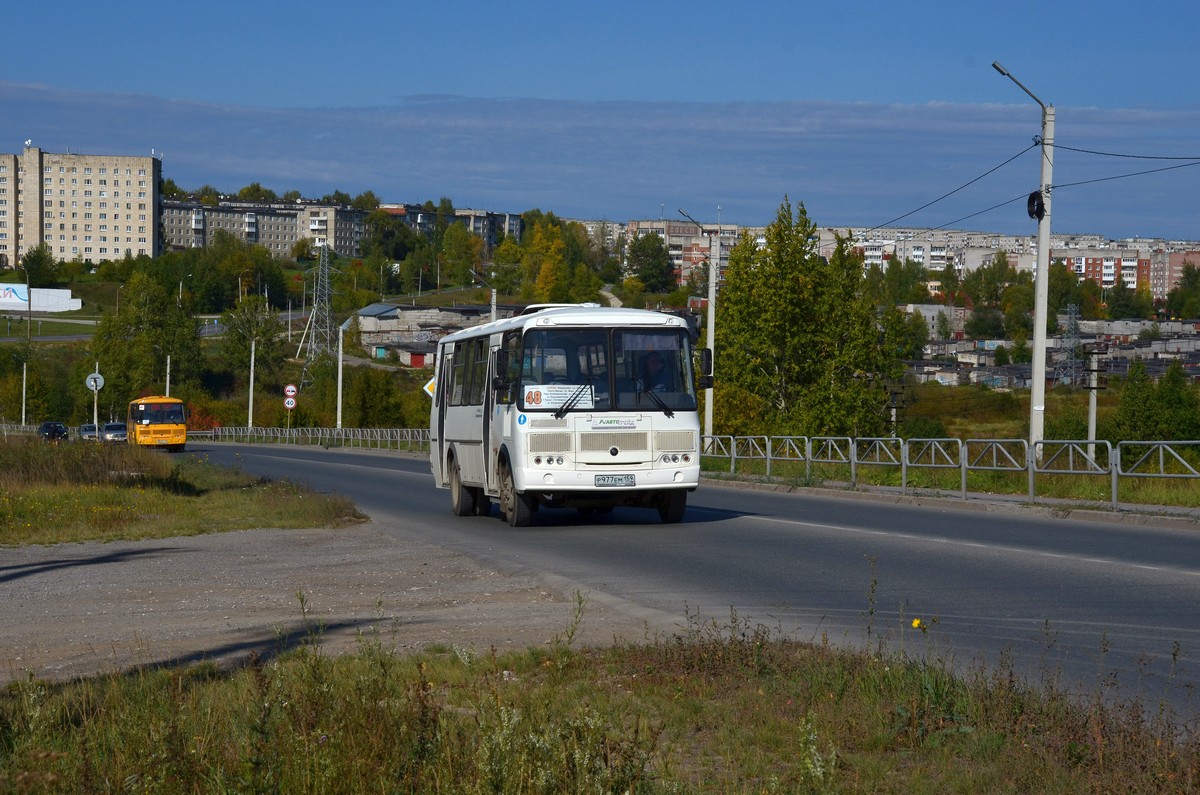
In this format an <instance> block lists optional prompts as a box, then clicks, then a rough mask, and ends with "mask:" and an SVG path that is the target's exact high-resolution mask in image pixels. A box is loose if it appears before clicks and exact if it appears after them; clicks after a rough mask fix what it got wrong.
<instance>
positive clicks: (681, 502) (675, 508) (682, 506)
mask: <svg viewBox="0 0 1200 795" xmlns="http://www.w3.org/2000/svg"><path fill="white" fill-rule="evenodd" d="M686 510H687V492H686V491H684V490H683V489H672V490H671V491H664V492H663V493H662V496H660V497H659V499H658V518H660V519H662V520H663V524H676V523H678V522H679V521H680V520H682V519H683V514H684V511H686Z"/></svg>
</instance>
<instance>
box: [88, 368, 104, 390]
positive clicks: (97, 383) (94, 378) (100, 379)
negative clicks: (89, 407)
mask: <svg viewBox="0 0 1200 795" xmlns="http://www.w3.org/2000/svg"><path fill="white" fill-rule="evenodd" d="M84 383H86V384H87V388H88V389H90V390H92V391H93V392H99V391H100V390H101V389H104V376H102V375H100V373H91V374H89V375H88V377H87V379H86V380H85V381H84Z"/></svg>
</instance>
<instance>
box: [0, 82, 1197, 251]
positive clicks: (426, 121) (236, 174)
mask: <svg viewBox="0 0 1200 795" xmlns="http://www.w3.org/2000/svg"><path fill="white" fill-rule="evenodd" d="M0 102H2V103H3V106H4V107H5V108H6V112H5V114H4V116H3V118H2V119H0V136H2V138H3V139H4V140H8V141H10V142H13V143H12V146H13V148H12V149H10V151H18V150H19V146H20V142H21V141H23V140H25V139H26V138H32V139H33V140H34V143H35V144H36V145H37V146H40V147H42V148H43V149H47V150H50V151H64V150H67V149H70V150H71V151H87V152H112V153H114V154H150V151H151V149H153V150H154V151H155V152H156V153H164V152H165V156H164V160H163V173H164V175H165V176H167V177H170V178H171V179H173V180H175V182H176V183H178V184H179V185H181V186H183V187H186V188H197V187H199V186H200V185H202V184H212V185H216V186H217V187H218V188H221V189H223V190H227V191H235V190H237V189H239V188H241V187H243V186H245V185H247V184H249V183H251V182H259V183H262V184H263V185H267V186H269V187H272V188H274V189H275V190H277V191H280V192H282V191H285V190H291V189H296V190H300V191H301V192H302V193H304V194H305V195H309V196H320V195H323V194H325V193H328V192H330V191H332V190H335V189H338V190H343V191H345V192H347V193H350V194H351V195H354V194H356V193H359V192H362V191H365V190H368V189H369V190H372V191H374V192H375V193H376V194H377V195H379V196H380V197H381V198H383V199H384V200H386V201H405V202H411V201H424V200H426V199H435V200H436V199H437V198H439V197H441V196H449V197H450V198H451V199H452V200H453V201H454V202H455V204H456V205H458V206H462V207H468V206H469V207H478V208H484V209H492V210H496V211H508V212H520V211H522V210H525V209H529V208H531V207H540V208H541V209H543V210H552V211H554V212H555V213H557V214H559V215H563V216H569V217H591V218H609V219H614V220H625V219H629V218H645V217H656V216H657V215H658V214H659V213H660V212H666V210H667V209H669V210H670V214H672V215H674V212H675V211H674V208H676V207H680V206H682V207H685V208H687V209H688V211H689V212H690V213H691V214H692V215H694V216H696V217H698V218H704V219H710V220H715V216H716V208H717V207H718V206H720V207H722V220H725V221H730V222H738V223H743V224H749V225H758V224H765V223H768V222H770V220H771V219H772V218H773V217H774V215H775V211H776V209H777V208H778V206H779V203H780V201H781V200H782V199H783V196H784V195H785V194H786V195H789V196H790V197H791V198H792V200H793V201H794V202H798V201H803V202H804V204H805V205H806V207H807V208H808V211H809V214H810V216H811V217H813V218H814V219H815V220H816V221H817V222H818V223H820V224H821V225H823V226H849V225H864V226H870V225H874V224H878V223H882V222H885V221H887V220H888V219H890V218H894V217H897V216H899V215H902V214H904V213H906V212H908V211H909V210H911V209H913V208H915V207H918V206H921V205H923V204H925V203H926V202H928V201H929V200H930V199H931V198H934V197H937V196H940V195H942V194H944V193H946V192H948V191H950V190H952V189H954V188H956V187H958V186H959V185H962V184H964V183H966V182H968V181H969V180H971V179H974V178H975V177H977V176H978V175H980V174H982V173H983V172H985V171H987V170H989V169H991V168H993V167H994V166H996V165H997V164H999V163H1001V162H1003V161H1005V160H1007V159H1008V158H1010V157H1012V156H1013V155H1015V154H1017V153H1018V152H1020V151H1021V150H1022V149H1024V148H1027V147H1029V145H1030V144H1031V142H1032V139H1033V137H1034V136H1036V135H1038V134H1039V132H1040V119H1039V116H1038V109H1037V107H1036V106H1031V105H1029V104H1021V105H997V104H980V105H955V104H950V103H927V104H921V105H897V104H874V103H863V102H856V103H835V102H710V103H685V102H626V101H609V102H575V101H547V100H530V99H471V98H464V97H454V96H441V95H439V96H411V97H401V98H398V99H397V101H396V102H395V103H394V104H391V105H388V106H377V107H361V108H322V109H279V108H256V107H246V106H238V105H217V104H211V103H197V102H188V101H179V100H168V99H161V98H157V97H151V96H145V95H134V94H90V93H85V92H78V91H63V90H59V89H54V88H50V87H46V86H37V85H25V84H14V83H3V82H0ZM1197 129H1200V111H1162V110H1144V111H1143V110H1135V109H1128V110H1117V111H1111V110H1098V109H1094V108H1078V109H1067V108H1059V109H1058V127H1057V135H1056V138H1057V142H1058V143H1060V144H1062V145H1067V144H1068V143H1069V144H1070V145H1071V146H1073V147H1077V148H1083V149H1094V150H1098V151H1116V152H1128V153H1139V154H1160V155H1177V156H1193V155H1198V154H1200V137H1198V136H1197V134H1196V132H1195V130H1197ZM7 148H8V147H5V146H0V149H7ZM1189 150H1190V151H1189ZM1128 166H1129V163H1128V162H1125V163H1121V162H1114V161H1113V160H1112V159H1111V158H1099V157H1096V156H1090V155H1084V154H1080V153H1073V152H1068V151H1065V150H1058V151H1057V153H1056V160H1055V182H1056V184H1066V183H1072V182H1077V181H1082V180H1086V179H1094V178H1097V177H1099V176H1102V175H1110V174H1119V173H1122V171H1134V170H1136V169H1134V168H1129V167H1128ZM1037 180H1038V164H1037V153H1036V151H1032V152H1031V153H1029V155H1027V156H1024V157H1022V158H1020V159H1018V160H1017V161H1016V162H1014V163H1012V164H1010V165H1008V166H1007V167H1005V168H1004V169H1001V170H999V171H997V173H996V174H994V175H991V176H989V177H988V178H987V179H985V180H981V181H980V182H979V183H978V184H976V185H972V186H971V187H970V188H969V189H966V190H964V191H962V192H961V193H959V194H956V195H955V196H954V197H952V198H951V199H949V200H947V201H946V202H942V203H939V204H937V205H934V206H933V207H931V208H929V209H927V210H925V211H922V212H921V213H919V214H918V215H915V216H913V217H910V218H907V219H905V221H904V223H905V224H907V225H912V226H924V225H928V226H939V225H942V224H945V223H947V222H949V221H951V220H953V219H954V218H958V217H963V216H966V215H968V214H970V213H974V212H978V211H979V210H982V209H984V208H986V207H990V206H992V205H994V204H996V203H998V202H1001V201H1004V200H1007V199H1009V198H1012V197H1013V196H1017V195H1020V194H1022V193H1023V192H1027V191H1029V190H1032V189H1033V188H1035V187H1036V185H1037ZM1198 185H1200V168H1196V169H1188V168H1183V169H1178V170H1176V171H1173V172H1164V173H1162V174H1159V175H1148V176H1145V177H1141V178H1130V179H1126V180H1120V181H1112V182H1101V183H1097V184H1096V185H1094V186H1081V187H1076V188H1064V189H1063V190H1062V192H1061V194H1056V196H1055V204H1054V225H1055V229H1056V230H1057V231H1077V232H1089V231H1090V232H1098V233H1101V234H1105V235H1108V236H1110V237H1124V236H1128V235H1133V234H1140V235H1144V236H1164V237H1171V238H1186V237H1197V236H1200V230H1198V229H1197V228H1196V226H1197V224H1196V222H1197V219H1200V198H1198V197H1200V190H1197V186H1198ZM969 225H970V227H971V228H977V229H990V230H995V231H1000V232H1016V233H1031V232H1032V229H1033V227H1032V225H1031V223H1030V222H1029V221H1028V219H1027V218H1026V217H1025V215H1024V208H1023V207H1018V208H1013V207H1009V208H1005V209H1002V210H998V211H996V212H994V213H990V214H987V215H984V216H980V217H978V218H975V219H972V221H971V222H970V224H969Z"/></svg>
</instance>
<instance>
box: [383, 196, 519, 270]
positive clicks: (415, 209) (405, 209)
mask: <svg viewBox="0 0 1200 795" xmlns="http://www.w3.org/2000/svg"><path fill="white" fill-rule="evenodd" d="M379 209H380V210H383V211H384V212H385V213H387V214H389V215H391V216H394V217H396V218H399V219H401V220H402V221H404V223H405V224H407V225H408V227H409V228H410V229H412V230H413V231H414V232H418V233H420V234H422V235H431V234H433V230H434V227H435V226H436V225H437V211H436V210H430V209H429V208H427V207H425V206H423V205H420V204H381V205H379ZM450 220H451V222H452V223H460V224H463V225H465V226H466V227H467V229H469V230H470V231H471V232H472V233H473V234H475V235H478V236H479V237H481V238H483V246H484V257H491V255H492V250H493V249H495V248H496V244H497V243H499V242H500V240H501V238H503V237H504V236H506V235H507V236H508V237H511V238H513V239H515V240H519V239H520V238H521V235H522V234H523V233H524V231H525V222H524V220H523V219H522V218H521V216H520V215H518V214H516V213H494V212H490V211H488V210H459V209H456V210H455V211H454V218H452V219H450Z"/></svg>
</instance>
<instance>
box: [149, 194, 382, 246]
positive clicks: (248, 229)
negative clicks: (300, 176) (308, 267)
mask: <svg viewBox="0 0 1200 795" xmlns="http://www.w3.org/2000/svg"><path fill="white" fill-rule="evenodd" d="M162 219H163V240H164V244H165V247H166V248H168V249H173V250H182V249H188V248H203V247H205V246H207V245H208V244H209V243H210V242H211V241H212V239H213V237H214V236H215V235H216V234H217V232H224V233H227V234H230V235H233V236H234V237H236V238H238V239H239V240H244V241H245V242H247V243H252V244H256V245H260V246H263V247H264V248H266V249H267V250H268V251H270V252H271V254H272V255H274V256H277V257H290V256H291V255H292V247H293V246H295V244H296V243H297V242H299V241H300V240H302V239H305V238H307V239H308V240H311V241H312V243H313V245H317V246H320V245H326V244H328V245H329V246H330V247H331V248H332V250H333V251H334V252H335V253H336V254H337V255H338V256H339V257H360V256H362V242H363V239H364V238H365V236H366V228H367V213H365V212H363V211H362V210H356V209H354V208H352V207H338V206H334V205H327V204H320V203H317V202H308V201H299V202H292V203H284V202H279V203H273V204H261V203H256V202H242V201H222V202H220V203H219V204H217V205H215V206H212V205H205V204H202V203H200V202H199V201H196V200H191V199H184V200H178V199H165V200H163V202H162Z"/></svg>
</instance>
